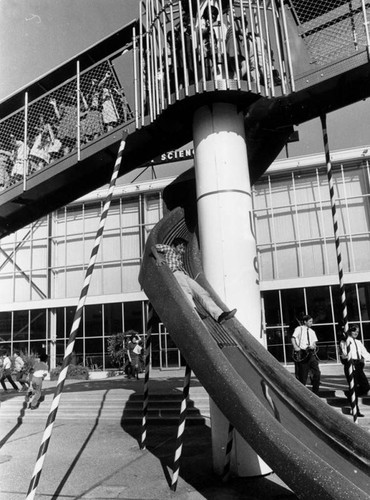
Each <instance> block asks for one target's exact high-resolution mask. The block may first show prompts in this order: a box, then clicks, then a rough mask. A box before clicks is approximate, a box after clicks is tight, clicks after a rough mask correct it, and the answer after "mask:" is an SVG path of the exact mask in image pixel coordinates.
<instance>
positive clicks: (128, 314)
mask: <svg viewBox="0 0 370 500" xmlns="http://www.w3.org/2000/svg"><path fill="white" fill-rule="evenodd" d="M124 314H125V315H124V330H125V332H127V331H128V330H135V331H136V332H138V333H143V315H142V302H141V301H138V302H126V304H125V305H124Z"/></svg>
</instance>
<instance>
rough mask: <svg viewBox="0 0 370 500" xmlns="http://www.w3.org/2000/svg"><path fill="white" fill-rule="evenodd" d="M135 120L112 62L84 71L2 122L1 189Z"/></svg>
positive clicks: (0, 149) (0, 134)
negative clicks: (78, 147)
mask: <svg viewBox="0 0 370 500" xmlns="http://www.w3.org/2000/svg"><path fill="white" fill-rule="evenodd" d="M78 106H79V108H80V112H79V113H78ZM78 118H79V119H78ZM132 118H133V113H132V111H131V108H130V106H129V104H128V102H127V99H126V96H125V93H124V90H123V88H122V87H121V86H120V83H119V80H118V78H117V76H116V74H115V71H114V68H113V66H112V65H111V63H110V61H104V62H103V63H100V64H99V65H96V66H95V67H93V68H90V69H88V70H86V71H84V72H82V73H81V74H80V78H79V81H78V79H77V76H76V77H75V78H73V79H71V80H69V81H68V82H66V83H64V84H63V85H61V86H59V87H58V88H56V89H55V90H53V91H51V92H49V93H46V94H44V95H43V96H42V97H40V98H38V99H37V100H35V101H33V102H30V103H29V104H28V105H26V104H25V106H24V107H23V108H22V109H20V110H18V111H16V112H15V113H13V115H12V116H10V117H7V118H5V119H3V120H2V121H1V122H0V189H4V188H6V187H9V186H11V185H12V184H15V183H17V182H19V181H21V180H23V178H24V174H26V176H28V175H31V174H33V173H35V172H36V171H38V170H40V169H42V168H43V167H45V166H46V165H48V164H50V163H52V162H53V161H56V160H58V159H60V158H62V157H64V156H65V155H68V154H69V153H72V152H74V151H76V148H77V145H78V143H79V144H80V145H81V147H83V146H84V145H86V144H87V143H89V142H90V141H92V140H95V139H97V138H99V137H100V136H102V135H103V134H104V133H106V132H109V131H110V130H112V129H113V128H115V127H116V126H118V125H120V124H121V123H125V122H127V121H128V120H131V119H132Z"/></svg>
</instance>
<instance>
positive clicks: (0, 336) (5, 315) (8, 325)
mask: <svg viewBox="0 0 370 500" xmlns="http://www.w3.org/2000/svg"><path fill="white" fill-rule="evenodd" d="M0 324H1V331H0V342H10V340H11V333H12V313H11V312H0Z"/></svg>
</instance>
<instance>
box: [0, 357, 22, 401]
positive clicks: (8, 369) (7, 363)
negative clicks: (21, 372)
mask: <svg viewBox="0 0 370 500" xmlns="http://www.w3.org/2000/svg"><path fill="white" fill-rule="evenodd" d="M5 380H8V382H10V384H11V385H12V387H13V389H14V390H15V391H17V392H19V391H20V389H19V387H18V386H17V384H16V383H15V382H14V380H13V378H12V361H11V359H10V357H9V352H8V351H6V353H5V356H3V374H2V375H1V378H0V384H1V386H2V388H3V389H4V391H7V390H8V389H7V387H6V384H5Z"/></svg>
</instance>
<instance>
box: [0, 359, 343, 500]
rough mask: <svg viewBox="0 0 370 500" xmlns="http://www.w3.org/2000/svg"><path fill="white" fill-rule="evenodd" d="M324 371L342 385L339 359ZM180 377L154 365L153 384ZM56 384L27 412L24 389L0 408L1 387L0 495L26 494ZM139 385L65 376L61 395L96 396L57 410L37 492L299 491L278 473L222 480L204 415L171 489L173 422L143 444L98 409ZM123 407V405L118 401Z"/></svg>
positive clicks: (165, 387) (223, 497)
mask: <svg viewBox="0 0 370 500" xmlns="http://www.w3.org/2000/svg"><path fill="white" fill-rule="evenodd" d="M322 371H323V381H324V384H325V383H326V382H327V384H329V386H331V387H333V386H334V387H337V388H340V387H342V388H345V384H344V378H343V375H342V367H341V366H339V367H338V366H333V365H330V366H328V365H327V366H323V367H322ZM182 377H183V372H182V371H175V372H156V373H154V374H153V382H152V385H153V390H154V391H157V392H161V391H162V392H163V393H166V392H168V391H171V390H173V389H174V388H178V389H179V390H181V388H182ZM55 385H56V383H55V382H48V381H46V382H45V389H46V391H45V392H46V394H47V398H46V400H45V402H44V403H43V405H45V406H46V408H43V409H41V408H40V409H39V410H36V411H33V412H31V413H32V415H31V414H30V410H27V409H25V406H26V405H25V404H24V405H23V403H22V401H21V400H22V399H23V396H22V394H19V395H18V394H17V393H11V392H10V391H9V394H7V395H6V397H7V398H12V399H13V401H11V404H12V405H14V408H18V409H17V413H15V414H14V416H13V418H10V413H8V414H4V411H5V410H3V408H5V406H6V404H7V403H8V401H4V395H3V393H1V395H0V396H1V398H2V399H3V404H2V407H1V408H0V422H1V429H0V484H1V485H0V500H20V499H25V498H26V494H27V490H28V486H29V482H30V479H31V477H32V474H33V469H34V465H35V462H36V457H37V453H38V450H39V447H40V443H41V439H42V436H43V432H44V428H45V423H46V419H45V415H47V413H48V411H49V408H50V401H51V399H52V394H53V391H54V388H55ZM142 389H143V385H142V381H138V382H132V381H128V380H127V379H124V378H123V377H115V378H114V379H105V380H91V381H88V382H75V381H73V382H72V381H71V382H69V381H67V383H66V386H65V393H66V395H65V396H64V394H63V397H66V398H68V397H69V398H72V399H73V401H75V402H76V403H75V404H76V405H77V406H78V404H79V401H84V400H85V399H89V398H90V399H89V400H91V401H92V402H93V401H97V400H99V401H100V403H99V404H98V405H97V404H93V403H91V406H85V407H84V410H83V412H82V413H80V414H79V415H76V416H75V417H74V416H71V418H70V419H68V418H64V417H63V418H62V419H61V420H58V416H57V418H56V421H55V424H54V428H53V433H52V437H51V440H50V445H49V448H48V451H47V453H46V456H45V461H44V465H43V469H42V474H41V479H40V483H39V485H38V488H37V492H36V496H35V498H36V499H40V500H42V499H63V500H67V499H68V500H69V499H96V500H106V499H112V498H121V499H125V500H134V499H135V500H140V499H142V500H161V499H167V498H171V499H178V500H201V499H207V500H236V499H255V500H268V499H279V500H285V499H295V498H296V496H295V495H294V494H293V493H292V492H291V491H290V490H289V488H287V487H286V486H285V485H284V483H283V482H282V481H280V480H279V478H278V477H277V476H276V475H275V474H270V475H268V476H265V477H263V478H258V479H251V478H234V479H232V480H231V481H230V482H228V483H227V484H224V483H222V481H221V479H220V478H219V477H218V476H216V475H215V474H214V472H213V470H212V457H211V435H210V428H209V423H208V422H207V420H206V421H205V422H204V423H202V424H198V425H191V426H189V427H187V428H186V430H185V434H184V446H183V453H182V459H181V467H180V474H179V480H178V485H177V489H176V492H173V491H171V490H170V483H171V476H172V466H173V458H174V450H175V438H176V433H177V427H176V426H175V425H172V426H164V425H150V426H149V427H148V433H147V446H146V449H145V450H141V449H140V447H139V442H140V426H139V425H132V424H129V425H125V424H122V423H121V418H120V415H119V414H117V419H116V420H115V417H114V410H112V411H113V413H112V414H110V417H107V414H105V413H104V412H103V410H102V408H103V404H104V400H105V399H107V398H108V395H109V397H111V398H116V396H118V399H117V400H123V399H124V398H125V397H130V395H131V396H132V394H134V393H138V392H140V393H142ZM63 397H62V399H63ZM93 397H96V398H98V399H96V400H94V399H93ZM17 398H18V399H19V398H21V400H20V401H17ZM114 401H116V399H114ZM17 405H18V406H17ZM99 405H100V406H99ZM120 407H121V408H122V404H121V406H120ZM112 408H113V407H112ZM120 411H121V413H122V409H121V410H120ZM38 412H39V413H38ZM121 416H122V415H121Z"/></svg>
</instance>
